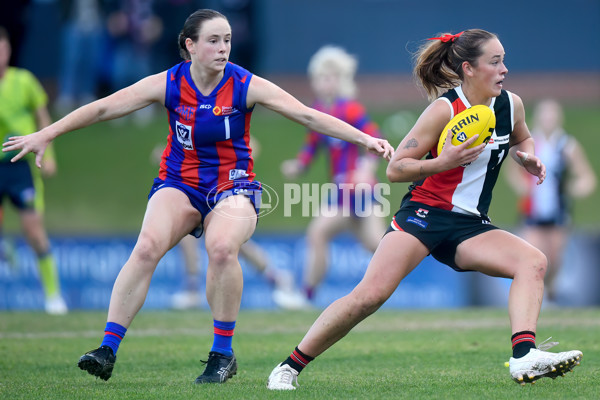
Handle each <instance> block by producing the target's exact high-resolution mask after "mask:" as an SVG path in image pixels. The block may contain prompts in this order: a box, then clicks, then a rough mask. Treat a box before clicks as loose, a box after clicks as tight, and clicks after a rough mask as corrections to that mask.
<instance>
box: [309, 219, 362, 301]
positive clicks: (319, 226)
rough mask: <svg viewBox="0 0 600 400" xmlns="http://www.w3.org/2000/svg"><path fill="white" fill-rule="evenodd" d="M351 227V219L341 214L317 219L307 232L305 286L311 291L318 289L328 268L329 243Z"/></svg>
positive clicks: (312, 222) (311, 223)
mask: <svg viewBox="0 0 600 400" xmlns="http://www.w3.org/2000/svg"><path fill="white" fill-rule="evenodd" d="M350 226H351V219H350V217H344V216H343V215H342V214H341V213H339V214H338V215H335V216H332V217H326V216H323V215H320V216H318V217H315V218H314V219H313V220H312V221H311V222H310V225H309V226H308V231H307V239H306V240H307V246H308V249H307V262H306V266H305V269H304V286H305V287H306V288H309V289H311V290H312V289H314V288H315V287H317V286H318V285H319V284H320V283H321V281H322V280H323V277H324V276H325V273H326V272H327V266H328V255H329V243H330V242H331V240H332V239H333V237H334V236H335V235H337V234H338V233H340V232H342V231H343V230H346V229H349V228H350Z"/></svg>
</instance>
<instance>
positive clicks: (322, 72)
mask: <svg viewBox="0 0 600 400" xmlns="http://www.w3.org/2000/svg"><path fill="white" fill-rule="evenodd" d="M356 69H357V60H356V58H355V57H353V56H352V55H350V54H348V53H347V52H346V51H345V50H344V49H342V48H340V47H336V46H324V47H322V48H321V49H319V50H318V51H317V52H316V53H315V54H314V55H313V56H312V57H311V59H310V62H309V65H308V74H309V77H310V81H311V86H312V89H313V92H314V94H315V96H316V101H315V102H314V103H313V107H314V108H315V109H317V110H319V111H322V112H324V113H327V114H330V115H333V116H334V117H336V118H339V119H341V120H342V121H346V122H347V123H349V124H350V125H352V126H354V127H355V128H357V129H360V130H361V131H363V132H365V133H367V134H369V135H371V136H373V137H376V138H378V137H381V134H380V132H379V129H378V127H377V125H376V124H375V123H374V122H373V121H371V119H370V118H369V116H368V115H367V113H366V111H365V108H364V106H363V105H362V104H361V103H360V102H358V101H357V100H356V98H355V97H356V84H355V81H354V78H355V74H356ZM319 150H324V151H325V152H326V154H327V157H328V159H329V169H330V178H331V181H332V182H333V183H334V184H335V185H336V186H337V188H338V191H337V193H334V194H333V195H332V196H330V197H336V198H329V199H324V200H325V202H324V204H323V205H322V208H321V210H320V211H319V214H318V215H316V216H314V217H313V219H312V220H311V222H310V224H309V226H308V229H307V247H308V251H307V258H306V264H305V267H304V278H303V280H304V282H303V289H304V295H305V297H306V298H305V299H302V298H298V297H297V296H289V292H287V293H286V292H284V293H276V294H279V295H280V296H282V297H286V295H288V296H287V297H289V300H288V301H289V302H290V305H291V304H292V303H294V301H296V302H297V304H296V306H297V307H299V308H302V307H305V306H308V304H309V303H308V302H309V301H312V300H313V296H314V294H315V288H316V287H317V286H318V285H319V284H320V283H321V281H322V280H323V278H324V276H325V273H326V272H327V264H328V260H327V256H328V253H329V242H330V241H331V240H332V239H333V237H334V236H336V235H338V234H339V233H341V232H343V231H350V232H352V233H353V234H354V235H355V236H356V237H357V238H358V239H359V241H360V242H361V243H362V245H363V246H364V247H365V248H366V249H367V250H369V251H371V252H374V251H375V249H376V248H377V245H378V244H379V240H380V239H381V236H383V233H384V232H385V223H384V221H383V219H382V218H381V217H382V216H383V212H381V204H379V203H378V202H377V201H376V199H375V196H374V194H375V193H374V192H375V189H374V185H375V184H376V183H377V177H376V169H377V158H376V157H375V156H373V155H370V154H365V152H364V151H363V150H362V149H361V148H360V147H359V146H357V145H355V144H352V143H348V142H344V141H342V140H339V139H336V138H332V137H330V136H326V135H322V134H320V133H318V132H315V131H310V132H309V133H308V135H307V138H306V144H305V145H304V147H303V148H302V150H301V151H300V153H299V154H298V155H297V157H296V158H295V159H292V160H286V161H284V162H283V164H282V165H281V170H282V172H283V174H284V175H285V176H286V177H287V178H296V177H297V176H298V175H300V174H301V173H303V172H304V171H306V169H307V168H308V166H309V165H310V164H311V163H312V161H313V160H314V158H315V155H316V154H317V152H318V151H319ZM357 185H362V186H359V187H358V188H359V190H355V188H356V186H357ZM344 191H346V192H347V193H346V195H344V194H345V193H344ZM357 214H358V215H357ZM298 300H302V301H300V302H298ZM280 301H281V300H280Z"/></svg>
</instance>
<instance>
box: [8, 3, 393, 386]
mask: <svg viewBox="0 0 600 400" xmlns="http://www.w3.org/2000/svg"><path fill="white" fill-rule="evenodd" d="M179 47H180V52H181V55H182V56H183V58H184V59H185V61H184V62H182V63H181V64H178V65H176V66H174V67H173V68H171V69H169V70H168V71H164V72H161V73H158V74H156V75H152V76H149V77H147V78H144V79H142V80H140V81H139V82H137V83H135V84H133V85H131V86H129V87H127V88H124V89H122V90H119V91H118V92H116V93H114V94H112V95H110V96H108V97H106V98H103V99H100V100H97V101H95V102H93V103H90V104H87V105H85V106H83V107H80V108H78V109H77V110H75V111H73V112H72V113H70V114H69V115H67V116H65V117H64V118H63V119H61V120H59V121H57V122H55V123H54V124H52V125H50V126H49V127H47V128H45V129H43V130H41V131H39V132H36V133H33V134H31V135H29V136H25V137H11V138H9V140H8V141H7V143H5V144H4V149H3V150H4V151H11V150H21V151H20V152H19V153H18V154H17V155H16V156H15V157H13V159H12V161H17V160H18V159H20V158H21V157H23V156H24V155H25V154H27V153H29V152H33V153H36V164H37V165H38V166H39V165H40V161H41V157H42V156H43V154H44V151H45V149H46V147H47V146H48V144H49V143H50V142H51V141H52V140H53V139H54V138H55V137H57V136H59V135H62V134H64V133H67V132H70V131H73V130H76V129H80V128H83V127H86V126H89V125H91V124H93V123H96V122H99V121H105V120H110V119H114V118H119V117H122V116H124V115H127V114H130V113H132V112H134V111H136V110H139V109H141V108H143V107H146V106H149V105H150V104H152V103H161V104H163V105H164V106H165V108H166V109H167V111H168V116H169V135H168V138H167V142H168V144H167V147H166V148H165V151H164V153H163V156H162V160H161V165H160V171H159V175H158V177H157V178H156V179H155V180H154V184H153V186H152V189H151V190H150V195H149V196H148V197H149V199H148V205H147V207H146V213H145V216H144V221H143V223H142V228H141V231H140V234H139V236H138V240H137V243H136V245H135V247H134V249H133V252H132V253H131V256H130V257H129V260H128V261H127V262H126V263H125V265H124V266H123V268H122V269H121V272H120V273H119V276H118V277H117V279H116V281H115V284H114V287H113V291H112V295H111V300H110V306H109V309H108V318H107V324H106V329H105V335H104V339H103V341H102V344H101V346H100V347H99V348H98V349H96V350H92V351H90V352H88V353H86V354H85V355H83V356H82V357H81V358H80V359H79V363H78V365H79V367H80V368H81V369H84V370H86V371H88V372H89V373H90V374H92V375H95V376H99V377H100V378H102V379H104V380H108V379H109V378H110V376H111V374H112V370H113V367H114V363H115V361H116V352H117V349H118V348H119V345H120V343H121V340H122V339H123V337H124V335H125V333H126V331H127V328H128V327H129V326H130V324H131V322H132V320H133V318H134V317H135V315H136V314H137V312H138V311H139V310H140V308H141V307H142V305H143V303H144V300H145V298H146V295H147V293H148V287H149V285H150V280H151V278H152V275H153V273H154V270H155V269H156V266H157V264H158V262H159V260H160V259H161V258H162V257H163V255H164V254H165V253H166V252H167V251H168V250H169V249H171V248H172V247H173V246H175V245H176V244H177V243H178V242H179V241H180V240H181V238H182V237H184V236H185V235H187V234H189V233H192V234H194V235H196V236H199V235H200V234H201V233H202V232H204V237H205V247H206V251H207V253H208V260H209V263H208V268H207V277H206V297H207V299H208V304H209V306H210V308H211V312H212V315H213V318H214V342H213V347H212V349H211V351H210V353H209V358H208V362H207V364H206V368H205V370H204V372H203V373H202V375H200V376H199V377H198V378H197V379H196V383H209V382H218V383H222V382H225V381H226V380H227V379H229V378H230V377H232V376H233V375H235V373H236V371H237V362H236V359H235V356H234V354H233V350H232V339H233V332H234V327H235V321H236V319H237V315H238V312H239V308H240V301H241V296H242V286H243V282H242V280H243V275H242V270H241V267H240V263H239V261H238V252H239V249H240V246H241V245H242V243H244V242H246V241H247V240H248V239H249V238H250V237H251V236H252V233H253V232H254V229H255V227H256V222H257V218H258V216H257V209H258V207H259V205H260V204H259V201H260V193H261V185H260V183H259V182H257V181H255V180H254V177H255V174H254V172H252V169H253V160H252V150H251V148H250V145H249V141H250V131H249V130H250V117H251V115H252V111H253V109H254V106H255V105H256V104H260V105H262V106H264V107H266V108H268V109H270V110H273V111H276V112H277V113H279V114H281V115H283V116H285V117H287V118H289V119H291V120H293V121H295V122H298V123H300V124H302V125H304V126H306V127H307V128H308V129H311V130H315V131H319V132H322V133H324V134H327V135H331V136H334V137H337V138H339V139H343V140H347V141H350V142H352V143H356V144H359V145H361V146H363V147H365V148H367V149H368V150H369V151H372V152H374V153H376V154H379V155H381V156H383V157H386V158H389V157H390V156H391V153H392V152H393V148H392V147H391V146H390V145H389V143H387V141H385V140H382V139H376V138H373V137H372V136H370V135H367V134H366V133H363V132H361V131H359V130H358V129H356V128H354V127H352V126H351V125H348V124H347V123H345V122H343V121H340V120H338V119H336V118H334V117H331V116H329V115H327V114H324V113H321V112H319V111H317V110H314V109H312V108H309V107H307V106H305V105H304V104H302V103H300V102H299V101H298V100H296V99H295V98H294V97H293V96H291V95H290V94H288V93H287V92H285V91H284V90H282V89H281V88H279V87H278V86H276V85H275V84H273V83H271V82H269V81H267V80H265V79H263V78H260V77H258V76H256V75H253V74H252V73H250V72H249V71H247V70H245V69H243V68H242V67H239V66H237V65H234V64H232V63H230V62H229V61H228V60H229V53H230V51H231V27H230V25H229V22H228V21H227V18H226V17H225V16H223V15H222V14H220V13H218V12H216V11H213V10H206V9H204V10H198V11H196V12H194V13H193V14H191V15H190V16H189V17H188V19H187V20H186V21H185V24H184V26H183V29H182V31H181V33H180V35H179Z"/></svg>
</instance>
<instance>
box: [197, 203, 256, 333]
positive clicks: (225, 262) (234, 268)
mask: <svg viewBox="0 0 600 400" xmlns="http://www.w3.org/2000/svg"><path fill="white" fill-rule="evenodd" d="M256 218H257V216H256V211H255V210H254V206H253V205H252V203H251V202H250V200H249V199H248V198H247V197H245V196H241V195H238V196H231V197H228V198H226V199H224V200H222V201H221V202H219V204H218V206H217V207H216V208H215V209H214V210H213V211H212V212H211V213H210V214H209V215H208V216H207V217H206V218H205V223H204V226H205V235H206V239H205V243H206V251H207V253H208V269H207V272H206V298H207V300H208V304H209V305H210V309H211V311H212V315H213V318H214V319H216V320H219V321H235V320H236V319H237V316H238V313H239V309H240V302H241V299H242V289H243V275H242V268H241V266H240V263H239V261H238V253H239V250H240V246H241V245H242V243H244V242H246V241H247V240H248V239H250V237H251V236H252V234H253V233H254V229H255V227H256Z"/></svg>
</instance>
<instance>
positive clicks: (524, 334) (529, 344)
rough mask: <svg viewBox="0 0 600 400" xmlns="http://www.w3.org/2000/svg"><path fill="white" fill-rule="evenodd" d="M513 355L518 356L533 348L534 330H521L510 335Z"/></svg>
mask: <svg viewBox="0 0 600 400" xmlns="http://www.w3.org/2000/svg"><path fill="white" fill-rule="evenodd" d="M511 341H512V348H513V357H514V358H520V357H523V356H524V355H526V354H527V353H529V350H531V349H535V332H532V331H521V332H517V333H515V334H514V335H512V337H511Z"/></svg>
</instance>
